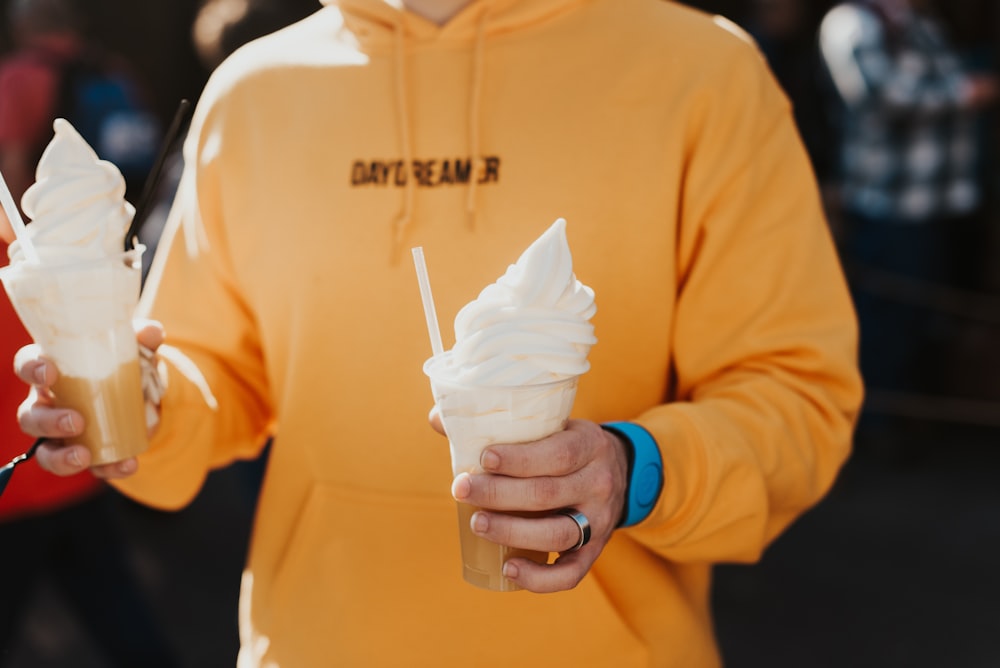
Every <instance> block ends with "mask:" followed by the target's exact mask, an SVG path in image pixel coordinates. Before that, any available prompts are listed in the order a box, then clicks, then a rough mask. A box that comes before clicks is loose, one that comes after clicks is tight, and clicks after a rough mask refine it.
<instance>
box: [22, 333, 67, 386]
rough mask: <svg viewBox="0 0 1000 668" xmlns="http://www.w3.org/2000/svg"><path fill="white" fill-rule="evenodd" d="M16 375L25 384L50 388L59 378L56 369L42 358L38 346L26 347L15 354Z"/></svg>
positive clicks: (30, 345)
mask: <svg viewBox="0 0 1000 668" xmlns="http://www.w3.org/2000/svg"><path fill="white" fill-rule="evenodd" d="M14 373H16V374H17V377H18V378H20V379H21V380H22V381H24V382H25V383H28V384H29V385H36V386H38V387H49V386H51V385H52V384H53V383H54V382H56V378H57V377H58V375H59V374H58V373H57V371H56V367H55V365H54V364H50V363H49V361H48V360H47V359H45V358H44V357H43V356H42V351H41V348H39V347H38V345H37V344H34V343H32V344H29V345H27V346H24V347H23V348H21V349H20V350H18V351H17V353H15V354H14Z"/></svg>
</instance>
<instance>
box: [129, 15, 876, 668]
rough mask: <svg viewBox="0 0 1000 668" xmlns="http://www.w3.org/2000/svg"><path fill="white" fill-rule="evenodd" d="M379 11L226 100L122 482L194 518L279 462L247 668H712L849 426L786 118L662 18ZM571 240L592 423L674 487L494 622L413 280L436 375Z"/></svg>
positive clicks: (767, 89) (187, 224) (335, 26)
mask: <svg viewBox="0 0 1000 668" xmlns="http://www.w3.org/2000/svg"><path fill="white" fill-rule="evenodd" d="M393 4H396V3H389V2H383V1H381V0H343V1H342V2H330V3H329V4H328V6H327V7H325V8H323V9H322V10H320V11H319V12H318V13H317V14H316V15H314V16H312V17H310V18H308V19H306V20H304V21H302V22H301V23H299V24H296V25H294V26H291V27H289V28H287V29H285V30H282V31H280V32H279V33H276V34H274V35H272V36H269V37H266V38H264V39H262V40H259V41H257V42H255V43H252V44H250V45H248V46H247V47H245V48H244V49H242V50H241V51H239V52H238V53H237V54H235V55H234V56H233V57H232V58H231V59H230V60H229V61H228V62H226V63H225V64H224V65H223V66H222V67H221V68H220V69H219V70H217V72H216V73H215V74H214V75H213V77H212V79H211V81H210V83H209V85H208V86H207V88H206V90H205V92H204V95H203V97H202V100H201V101H200V103H199V105H198V110H197V112H196V114H195V119H194V122H193V125H192V130H191V133H190V135H189V138H188V141H187V143H186V146H185V155H186V161H187V171H186V173H185V176H184V179H183V183H182V186H181V190H180V192H179V194H178V199H177V203H176V206H175V209H174V214H175V216H174V217H173V219H172V220H171V223H170V226H169V227H168V231H167V232H166V235H165V238H164V239H163V242H162V248H161V250H162V251H163V252H161V253H159V254H158V256H157V258H156V262H155V264H154V268H153V270H152V274H151V278H150V282H149V284H148V288H147V293H146V301H145V302H144V307H145V309H146V310H148V311H149V312H150V314H151V315H152V316H154V317H156V318H159V319H161V320H162V321H163V322H164V323H165V324H166V329H167V335H168V343H169V344H170V348H168V349H167V350H166V351H165V352H164V354H165V356H166V357H167V358H168V362H169V363H170V369H169V389H168V392H167V394H166V397H165V398H164V400H163V404H162V414H163V415H162V423H161V426H160V429H159V432H158V433H157V436H156V438H155V439H154V443H153V447H152V449H151V451H150V452H149V453H148V454H146V455H144V456H143V457H142V458H141V461H140V471H139V473H138V474H137V475H136V476H134V477H133V478H131V479H129V480H126V481H124V482H121V483H119V486H120V487H121V488H122V489H123V490H125V491H126V492H127V493H129V494H131V495H133V496H134V497H136V498H138V499H140V500H142V501H144V502H146V503H149V504H153V505H155V506H159V507H164V508H176V507H179V506H182V505H183V504H185V503H187V502H188V501H189V500H190V499H191V498H192V497H193V496H194V495H195V494H196V493H197V492H198V489H199V486H200V484H201V482H202V480H203V478H204V476H205V474H206V471H207V470H209V469H210V468H212V467H216V466H222V465H225V464H226V463H227V462H230V461H232V460H233V459H235V458H246V457H252V456H254V455H255V454H256V453H257V452H258V451H259V450H260V448H261V446H262V444H263V443H264V441H265V439H266V437H268V436H269V435H273V436H274V446H273V451H272V454H271V458H270V464H269V468H268V471H267V476H266V480H265V482H264V486H263V490H262V494H261V498H260V507H259V512H258V515H257V519H256V525H255V528H254V531H253V541H252V546H251V549H250V554H249V557H248V561H247V565H246V570H245V575H244V586H243V592H242V601H241V620H240V623H241V634H242V641H243V646H242V651H241V655H240V666H244V667H249V666H282V667H284V668H289V667H291V668H307V667H312V666H324V667H325V666H366V667H367V666H392V667H398V666H435V667H440V666H460V665H468V666H512V665H525V666H588V667H589V666H614V667H615V668H627V667H630V666H681V667H684V668H699V667H701V666H715V665H717V664H718V662H719V657H718V653H717V649H716V646H715V641H714V638H713V629H712V621H711V615H710V610H709V587H710V574H711V568H712V564H713V563H716V562H723V561H740V562H749V561H753V560H754V559H756V558H758V557H759V555H760V554H761V552H762V550H763V549H764V548H765V547H766V546H767V544H768V542H769V541H770V540H771V539H772V538H774V537H775V536H776V535H777V534H778V533H779V532H780V531H781V530H782V529H783V528H784V527H785V526H787V525H788V523H789V522H791V521H792V520H793V519H794V518H795V517H796V516H797V515H798V514H800V513H801V512H802V511H803V510H805V509H806V508H808V507H809V506H810V505H812V504H813V503H815V502H816V501H817V500H818V499H820V498H821V497H822V496H823V494H824V493H825V492H826V490H827V489H828V488H829V486H830V484H831V482H832V480H833V479H834V478H835V476H836V474H837V472H838V469H839V467H840V465H841V464H842V463H843V461H844V459H845V457H846V456H847V453H848V450H849V442H850V433H851V428H852V423H853V419H854V415H855V411H856V410H857V407H858V404H859V402H860V397H861V386H860V380H859V377H858V373H857V371H856V367H855V344H856V341H855V339H856V332H855V323H854V316H853V312H852V309H851V305H850V303H849V299H848V296H847V291H846V289H845V285H844V281H843V279H842V275H841V272H840V269H839V267H838V264H837V261H836V257H835V253H834V249H833V246H832V244H831V241H830V238H829V235H828V232H827V229H826V225H825V222H824V219H823V216H822V213H821V209H820V203H819V199H818V196H817V192H816V187H815V185H814V182H813V176H812V173H811V170H810V167H809V165H808V163H807V158H806V156H805V154H804V152H803V149H802V147H801V143H800V141H799V138H798V136H797V134H796V131H795V129H794V127H793V121H792V117H791V115H790V111H789V105H788V103H787V101H786V99H785V98H784V96H783V95H782V94H781V93H780V92H779V89H778V88H777V86H776V84H775V83H774V81H773V80H772V77H771V76H770V74H769V73H768V71H767V69H766V67H765V65H764V63H763V62H762V59H761V57H760V55H759V53H758V52H757V50H756V49H755V47H754V46H753V44H751V43H750V42H749V40H747V39H746V37H745V36H744V35H742V34H741V33H740V32H739V31H738V30H737V29H735V28H734V27H733V26H731V25H726V24H725V23H724V22H721V21H718V20H713V19H712V18H711V17H708V16H705V15H703V14H701V13H698V12H695V11H693V10H690V9H687V8H684V7H682V6H679V5H676V4H674V3H671V2H664V1H662V0H534V1H522V0H480V1H478V2H473V3H472V4H471V5H469V6H468V7H467V8H466V9H465V10H463V11H462V12H461V13H460V14H459V15H458V16H456V17H455V18H454V19H453V20H452V21H450V22H449V23H448V24H447V25H445V26H443V27H437V26H435V25H433V24H431V23H428V22H426V21H424V20H422V19H420V18H419V17H417V16H415V15H412V14H408V13H404V12H402V11H401V10H399V9H397V8H395V7H394V6H393ZM560 216H562V217H565V218H566V219H567V220H568V221H569V226H568V236H569V241H570V247H571V249H572V252H573V256H574V267H575V271H576V274H577V276H579V277H580V279H581V280H582V281H584V282H585V283H587V284H588V285H590V286H592V287H593V288H594V290H595V292H596V295H597V303H598V306H599V311H598V314H597V316H596V317H595V319H594V325H595V328H596V334H597V336H598V339H599V341H598V343H597V345H596V346H595V347H594V349H593V351H592V354H591V357H590V360H591V363H592V369H591V371H590V372H589V373H588V374H586V375H585V376H584V377H583V379H582V380H581V384H580V389H579V396H578V399H577V403H576V408H575V417H579V418H587V419H590V420H595V421H608V420H632V421H635V422H638V423H639V424H641V425H643V426H644V427H646V428H647V429H648V430H649V431H650V432H651V433H652V434H653V435H654V436H655V438H656V440H657V442H658V443H659V446H660V448H661V450H662V452H663V458H664V463H665V469H666V482H665V486H664V490H663V493H662V496H661V498H660V499H659V502H658V503H657V505H656V507H655V509H654V511H653V514H652V515H651V516H650V517H649V518H648V519H646V520H645V521H644V522H642V523H640V524H639V525H637V526H635V527H632V528H628V529H622V530H619V531H617V532H616V534H615V535H614V536H613V538H612V540H611V542H610V543H609V544H608V545H607V547H606V549H605V550H604V552H603V554H602V555H601V556H600V558H599V559H598V561H597V562H596V564H595V565H594V567H593V569H592V570H591V572H590V573H589V574H588V576H587V577H586V578H585V579H584V580H583V582H582V583H581V584H580V585H579V586H578V587H576V588H575V589H573V590H572V591H569V592H565V593H559V594H550V595H537V594H531V593H528V592H518V593H511V594H496V593H490V592H485V591H481V590H478V589H476V588H474V587H472V586H470V585H468V584H466V583H465V582H464V581H463V580H462V578H461V574H460V570H461V567H460V560H459V547H458V540H457V529H456V518H455V503H454V501H453V500H452V498H451V497H450V493H449V488H450V483H451V472H450V465H449V456H448V448H447V444H446V442H445V439H444V438H443V437H441V436H439V435H437V434H435V433H434V432H433V431H432V430H431V429H430V428H429V427H428V426H427V412H428V410H429V408H430V407H431V401H432V400H431V396H430V389H429V384H428V381H427V379H426V378H425V377H424V375H423V374H422V373H421V365H422V363H423V361H424V360H425V358H427V357H428V356H429V354H430V347H429V343H428V338H427V331H426V327H425V322H424V318H423V311H422V308H421V304H420V296H419V290H418V287H417V281H416V277H415V273H414V270H413V266H412V263H411V262H410V261H409V257H408V256H409V253H408V252H407V251H408V249H409V248H410V247H412V246H417V245H419V246H423V248H424V252H425V254H426V258H427V262H428V265H429V268H430V278H431V281H432V285H433V289H434V293H435V297H436V301H437V307H438V314H439V316H440V317H441V320H442V322H443V324H444V325H445V333H446V335H445V345H446V346H447V345H450V343H451V342H450V341H449V340H448V338H449V335H448V334H449V331H448V325H449V324H450V322H451V319H452V318H453V317H454V315H455V313H456V312H457V311H458V309H459V308H460V307H461V306H462V305H463V304H465V303H466V302H467V301H469V300H471V299H472V298H474V297H475V296H476V294H477V293H478V291H479V290H480V289H481V288H482V287H484V286H485V285H487V284H488V283H490V282H492V281H493V280H495V279H496V278H497V277H498V276H499V275H500V274H501V273H502V272H503V271H504V269H505V268H506V266H507V264H508V263H510V262H512V261H513V260H514V259H516V258H517V256H518V255H519V254H520V252H521V251H522V250H523V249H524V248H525V247H527V246H528V245H529V244H530V243H531V242H532V241H533V240H534V239H535V238H536V237H537V236H538V235H539V234H540V233H541V232H542V231H544V230H545V229H546V228H547V227H548V226H549V225H550V224H551V223H552V221H553V220H555V219H556V218H557V217H560ZM188 363H190V364H188Z"/></svg>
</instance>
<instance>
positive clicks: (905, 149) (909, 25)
mask: <svg viewBox="0 0 1000 668" xmlns="http://www.w3.org/2000/svg"><path fill="white" fill-rule="evenodd" d="M819 39H820V48H821V52H822V54H823V58H824V62H825V65H826V67H827V68H828V71H829V73H830V76H831V79H832V80H833V83H834V85H835V89H836V92H837V99H836V104H837V106H838V107H839V117H840V123H839V125H840V134H841V137H840V150H839V156H838V157H839V161H838V162H839V164H838V171H837V176H836V179H837V189H838V206H839V207H840V209H841V211H842V214H843V215H842V218H843V220H844V221H845V227H846V238H845V242H844V251H843V252H844V260H845V263H846V264H847V265H848V267H849V269H850V270H851V271H850V275H851V276H852V283H853V288H854V296H855V303H856V307H857V311H858V316H859V319H860V322H861V369H862V372H863V373H864V375H865V378H866V380H867V382H868V385H869V387H871V388H872V389H873V390H875V389H877V390H879V391H885V390H889V391H896V392H898V391H907V392H923V393H930V392H940V384H941V383H940V378H941V374H942V372H943V371H944V369H942V368H940V367H939V366H938V363H937V360H939V359H941V358H942V353H943V352H944V351H945V350H947V348H946V346H947V345H949V344H948V341H947V337H948V332H949V331H950V329H949V327H948V326H947V323H945V322H943V321H941V318H935V317H934V313H933V312H929V311H927V310H926V309H925V308H924V307H922V306H920V305H919V303H917V304H914V303H912V298H911V299H906V298H900V296H899V295H898V294H893V293H890V292H886V291H885V290H884V289H883V290H880V289H879V287H878V286H879V285H881V283H879V282H877V280H876V279H879V278H880V277H884V276H886V275H887V276H889V277H902V278H903V279H904V280H907V281H909V283H908V285H910V286H911V291H913V292H914V293H917V291H920V290H923V289H926V286H927V285H935V284H936V285H938V286H949V285H952V286H953V285H955V283H956V281H957V278H956V277H957V275H958V270H959V269H960V268H961V266H962V264H965V263H970V262H971V258H968V257H963V256H961V253H960V250H961V249H963V248H964V247H965V245H966V244H965V243H964V242H963V239H964V238H965V237H968V236H969V235H970V234H971V233H972V231H973V229H974V227H973V221H974V218H975V216H976V215H977V213H978V212H979V211H980V210H981V203H982V200H983V191H984V188H983V182H982V170H981V159H982V156H981V155H980V151H979V145H980V144H981V143H982V142H981V141H980V137H979V135H978V134H977V132H978V125H977V121H978V120H979V117H978V114H979V113H980V112H981V110H983V109H985V108H987V107H988V106H990V105H992V104H993V103H994V102H995V100H996V97H997V81H996V79H995V77H993V76H991V75H981V74H975V73H972V72H970V71H968V70H967V69H966V67H965V66H964V65H963V62H962V59H961V57H960V56H959V54H958V52H957V51H956V50H955V48H954V47H953V46H952V45H951V44H950V42H949V41H948V40H947V38H946V35H945V32H944V28H943V26H942V25H941V23H940V22H939V21H937V20H936V19H935V17H934V15H933V14H932V13H931V12H930V10H929V6H928V3H927V2H922V1H920V0H865V1H858V2H848V3H841V4H838V5H837V6H835V7H834V8H833V9H831V10H830V11H829V12H828V13H827V15H826V16H825V17H824V19H823V21H822V24H821V27H820V34H819ZM883 280H884V279H883ZM903 426H904V425H900V424H896V423H895V421H893V420H890V419H889V418H888V416H879V415H875V414H872V415H868V414H867V412H866V416H865V419H864V420H863V421H862V425H861V427H860V429H859V435H864V439H865V440H870V441H872V442H873V447H879V448H881V447H883V445H884V446H885V447H887V448H889V449H890V450H892V449H896V448H898V447H904V444H901V443H892V441H898V440H900V439H903V440H905V439H906V435H905V433H904V430H903ZM878 443H881V444H882V445H878Z"/></svg>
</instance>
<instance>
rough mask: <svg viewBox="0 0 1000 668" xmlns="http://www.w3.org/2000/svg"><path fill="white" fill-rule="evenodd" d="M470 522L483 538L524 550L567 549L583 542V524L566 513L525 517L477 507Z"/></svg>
mask: <svg viewBox="0 0 1000 668" xmlns="http://www.w3.org/2000/svg"><path fill="white" fill-rule="evenodd" d="M469 524H470V526H471V528H472V532H473V533H475V534H476V535H477V536H480V537H481V538H485V539H486V540H488V541H490V542H492V543H497V544H498V545H506V546H508V547H516V548H521V549H524V550H537V551H539V552H565V551H567V550H570V549H572V548H574V547H576V545H577V543H579V542H580V528H579V527H578V526H577V524H576V522H574V521H573V520H572V519H570V518H569V517H567V516H565V515H552V514H549V513H546V514H545V515H543V516H536V517H523V516H518V515H513V514H508V513H495V512H490V511H486V510H478V511H476V512H475V513H473V515H472V519H471V520H470V523H469Z"/></svg>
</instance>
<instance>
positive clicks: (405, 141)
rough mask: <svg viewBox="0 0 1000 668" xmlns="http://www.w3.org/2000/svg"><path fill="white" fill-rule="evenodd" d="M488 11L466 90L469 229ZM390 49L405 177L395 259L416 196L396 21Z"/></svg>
mask: <svg viewBox="0 0 1000 668" xmlns="http://www.w3.org/2000/svg"><path fill="white" fill-rule="evenodd" d="M488 14H489V12H488V11H484V12H483V13H482V15H481V16H480V17H479V22H478V24H477V25H476V37H475V43H474V45H473V52H472V81H471V84H470V91H469V112H468V113H469V119H468V124H469V125H468V141H469V159H470V161H471V166H472V169H471V170H470V172H469V187H468V191H467V193H466V200H465V208H466V212H467V213H468V224H469V227H470V229H475V227H476V204H477V199H476V193H477V183H478V178H477V176H476V167H477V165H478V162H479V158H480V156H479V153H480V144H479V141H480V127H479V120H480V119H479V116H480V108H481V98H482V91H483V81H484V79H485V66H484V65H485V63H484V60H485V58H484V55H485V53H484V52H485V42H486V21H487V16H488ZM393 50H394V51H395V53H394V54H393V55H394V60H395V70H396V71H395V79H396V81H395V84H396V119H397V123H398V125H399V138H400V142H401V143H402V150H403V172H404V178H405V189H404V194H403V207H402V209H401V210H400V212H399V215H398V216H397V217H396V219H395V220H394V221H393V226H392V227H393V229H392V260H393V263H396V262H397V261H398V259H399V257H400V254H401V252H402V249H403V241H404V240H405V238H406V233H407V231H408V230H409V227H410V223H411V222H412V221H413V203H414V198H415V196H416V183H415V178H414V175H413V140H412V136H411V134H410V107H409V102H408V100H407V97H406V95H407V79H406V43H405V40H404V37H403V24H402V23H401V22H399V23H396V24H395V25H394V27H393Z"/></svg>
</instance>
